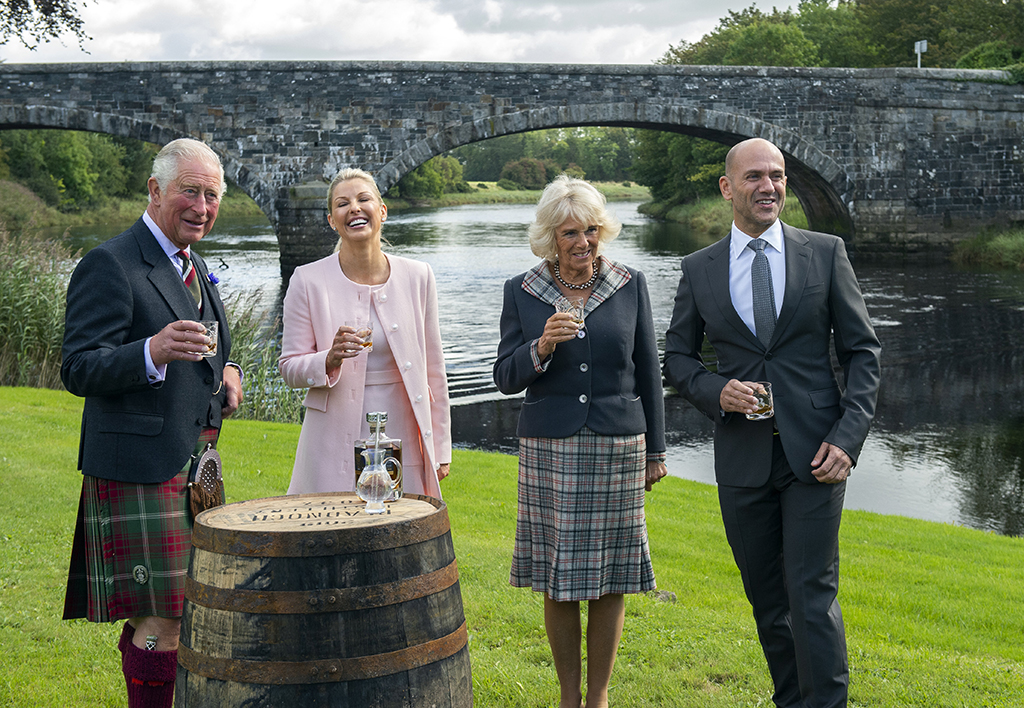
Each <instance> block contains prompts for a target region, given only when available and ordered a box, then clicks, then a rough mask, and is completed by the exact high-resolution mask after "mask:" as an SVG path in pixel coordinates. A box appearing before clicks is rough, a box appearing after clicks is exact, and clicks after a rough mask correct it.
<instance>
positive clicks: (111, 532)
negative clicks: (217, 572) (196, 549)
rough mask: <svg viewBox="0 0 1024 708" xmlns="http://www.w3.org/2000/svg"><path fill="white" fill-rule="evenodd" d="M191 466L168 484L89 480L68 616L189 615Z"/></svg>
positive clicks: (203, 438)
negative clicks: (186, 611) (184, 610)
mask: <svg viewBox="0 0 1024 708" xmlns="http://www.w3.org/2000/svg"><path fill="white" fill-rule="evenodd" d="M218 432H219V431H218V430H217V429H216V428H208V429H205V430H203V432H202V433H201V434H200V435H199V442H198V443H197V445H196V449H195V453H196V454H199V453H200V452H201V451H202V449H203V448H204V447H205V446H206V443H208V442H212V443H214V444H215V445H216V441H217V434H218ZM190 466H191V460H189V462H187V463H186V464H185V467H183V468H182V470H181V472H180V473H178V474H177V475H176V476H175V477H173V478H172V479H169V480H167V481H166V482H162V483H160V484H133V483H131V482H118V481H115V480H110V479H99V478H98V477H90V476H85V477H83V479H82V497H81V501H80V502H79V506H78V519H77V521H76V523H75V540H74V542H73V544H72V547H71V567H70V570H69V571H68V584H67V592H66V594H65V596H64V619H75V618H77V617H86V618H87V619H88V620H89V621H90V622H113V621H114V620H119V619H129V618H132V617H166V618H169V619H174V618H177V617H181V614H182V607H183V605H184V602H185V575H186V574H187V573H188V559H189V555H190V553H191V551H192V515H191V512H190V511H189V508H188V477H189V468H190Z"/></svg>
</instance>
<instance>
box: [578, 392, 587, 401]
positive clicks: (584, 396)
mask: <svg viewBox="0 0 1024 708" xmlns="http://www.w3.org/2000/svg"><path fill="white" fill-rule="evenodd" d="M586 402H587V394H585V393H581V394H580V403H586Z"/></svg>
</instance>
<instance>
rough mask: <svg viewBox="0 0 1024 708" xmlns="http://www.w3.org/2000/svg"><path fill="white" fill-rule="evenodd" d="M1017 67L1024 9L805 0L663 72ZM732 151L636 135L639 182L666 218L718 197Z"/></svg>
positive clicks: (687, 51) (1022, 76) (948, 1)
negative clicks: (679, 207)
mask: <svg viewBox="0 0 1024 708" xmlns="http://www.w3.org/2000/svg"><path fill="white" fill-rule="evenodd" d="M922 39H924V40H927V41H928V49H927V52H926V53H925V54H923V55H922V57H921V66H922V67H957V68H965V69H989V68H1008V69H1009V70H1010V72H1011V75H1013V76H1014V78H1015V79H1016V80H1018V81H1021V80H1024V65H1022V64H1021V63H1020V62H1021V61H1022V54H1024V0H960V1H959V2H953V1H952V0H859V1H857V2H854V0H801V2H800V4H799V5H798V6H797V9H796V10H795V11H794V10H784V11H780V10H778V9H775V8H773V9H772V11H771V12H770V13H769V12H763V11H761V10H759V9H757V7H756V6H754V5H751V6H750V7H748V8H746V9H744V10H740V11H730V12H729V14H728V15H727V16H726V17H724V18H723V19H722V20H721V21H720V22H719V24H718V26H717V27H715V29H714V30H712V31H711V32H709V33H708V34H706V35H704V36H703V37H701V38H700V39H699V40H697V41H696V42H687V41H682V42H680V43H679V44H676V45H670V46H669V49H668V51H666V52H665V54H663V55H662V56H661V57H660V58H659V59H658V60H657V63H659V64H689V65H717V66H808V67H849V68H864V69H868V68H877V67H892V66H916V64H917V57H916V55H915V52H914V43H915V42H917V41H918V40H922ZM727 151H728V148H727V146H724V145H720V144H718V143H712V142H709V141H706V140H702V139H700V138H695V137H691V136H687V135H678V134H675V133H665V132H659V131H651V130H638V131H636V159H635V161H634V163H633V167H632V175H633V178H634V179H635V180H636V181H637V182H639V183H640V184H643V185H645V186H647V187H649V188H650V190H651V195H652V197H653V198H654V200H655V202H657V203H659V206H658V207H657V208H656V209H655V212H656V213H661V212H663V211H664V210H666V209H668V208H670V207H671V206H673V205H675V204H681V203H687V202H693V201H697V200H700V199H701V198H703V197H716V196H717V195H718V177H719V175H721V174H723V173H724V171H725V153H726V152H727Z"/></svg>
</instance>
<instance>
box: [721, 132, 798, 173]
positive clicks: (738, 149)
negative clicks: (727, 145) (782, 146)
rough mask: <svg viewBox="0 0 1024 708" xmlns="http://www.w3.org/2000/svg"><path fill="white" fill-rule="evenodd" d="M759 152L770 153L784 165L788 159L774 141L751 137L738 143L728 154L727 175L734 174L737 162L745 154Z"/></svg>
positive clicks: (726, 162) (726, 159) (726, 157)
mask: <svg viewBox="0 0 1024 708" xmlns="http://www.w3.org/2000/svg"><path fill="white" fill-rule="evenodd" d="M758 153H766V154H769V155H771V156H772V157H774V158H775V159H776V160H777V161H778V162H780V163H782V164H783V165H785V164H786V160H785V158H784V157H783V156H782V150H779V149H778V148H777V147H775V144H774V143H771V142H768V141H767V140H765V139H764V138H750V139H749V140H744V141H743V142H741V143H736V144H735V145H733V146H732V148H731V149H730V150H729V152H728V153H727V154H726V156H725V176H726V177H730V176H732V175H733V173H734V171H735V169H736V164H737V162H738V161H740V160H742V158H743V157H744V156H746V155H751V154H758Z"/></svg>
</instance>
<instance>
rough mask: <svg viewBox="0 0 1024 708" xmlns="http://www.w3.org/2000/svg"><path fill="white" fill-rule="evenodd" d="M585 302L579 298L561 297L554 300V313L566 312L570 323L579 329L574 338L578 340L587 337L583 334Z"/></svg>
mask: <svg viewBox="0 0 1024 708" xmlns="http://www.w3.org/2000/svg"><path fill="white" fill-rule="evenodd" d="M585 304H586V301H585V300H584V299H583V298H581V297H564V296H561V297H559V298H558V299H557V300H555V312H568V313H569V315H570V316H571V317H572V321H573V322H575V323H576V325H577V326H578V327H579V328H580V329H579V332H577V333H576V336H577V337H579V338H580V339H583V337H585V336H587V335H586V334H584V333H583V307H584V305H585Z"/></svg>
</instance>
